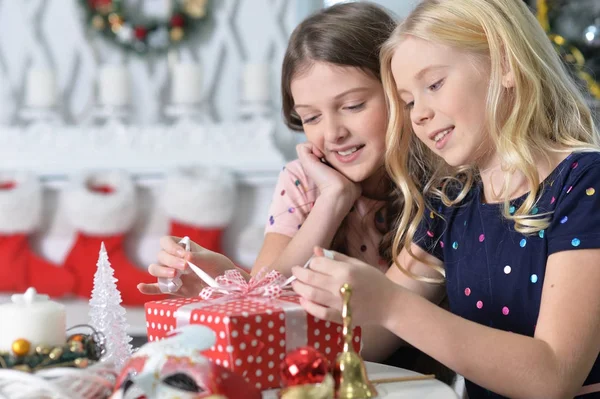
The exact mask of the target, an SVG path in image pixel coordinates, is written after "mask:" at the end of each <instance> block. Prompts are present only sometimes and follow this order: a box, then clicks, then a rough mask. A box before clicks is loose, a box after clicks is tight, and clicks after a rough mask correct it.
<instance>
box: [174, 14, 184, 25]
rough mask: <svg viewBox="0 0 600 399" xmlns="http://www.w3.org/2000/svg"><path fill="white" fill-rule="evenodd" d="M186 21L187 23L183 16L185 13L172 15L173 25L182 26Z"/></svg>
mask: <svg viewBox="0 0 600 399" xmlns="http://www.w3.org/2000/svg"><path fill="white" fill-rule="evenodd" d="M184 23H185V19H184V18H183V15H181V14H175V15H173V16H172V17H171V26H177V27H179V28H181V27H182V26H183V24H184Z"/></svg>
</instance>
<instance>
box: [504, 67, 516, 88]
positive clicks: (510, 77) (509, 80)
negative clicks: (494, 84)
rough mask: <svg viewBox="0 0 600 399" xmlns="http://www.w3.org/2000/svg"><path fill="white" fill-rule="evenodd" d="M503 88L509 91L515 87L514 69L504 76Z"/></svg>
mask: <svg viewBox="0 0 600 399" xmlns="http://www.w3.org/2000/svg"><path fill="white" fill-rule="evenodd" d="M502 86H504V87H505V88H507V89H512V88H513V87H515V75H514V74H513V71H512V69H509V70H508V72H505V73H504V75H502Z"/></svg>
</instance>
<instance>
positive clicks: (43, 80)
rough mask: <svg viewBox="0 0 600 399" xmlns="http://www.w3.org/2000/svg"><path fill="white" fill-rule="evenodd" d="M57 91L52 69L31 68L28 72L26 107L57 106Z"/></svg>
mask: <svg viewBox="0 0 600 399" xmlns="http://www.w3.org/2000/svg"><path fill="white" fill-rule="evenodd" d="M56 99H57V89H56V78H55V76H54V71H53V70H52V69H50V68H37V67H34V68H31V69H29V71H28V72H27V83H26V89H25V105H27V106H29V107H34V108H50V107H53V106H55V105H56Z"/></svg>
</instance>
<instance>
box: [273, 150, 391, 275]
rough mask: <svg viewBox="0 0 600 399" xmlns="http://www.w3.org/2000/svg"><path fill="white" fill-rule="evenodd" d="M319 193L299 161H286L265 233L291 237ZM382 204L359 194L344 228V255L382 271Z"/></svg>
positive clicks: (386, 264)
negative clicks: (345, 242)
mask: <svg viewBox="0 0 600 399" xmlns="http://www.w3.org/2000/svg"><path fill="white" fill-rule="evenodd" d="M318 196H319V191H318V188H317V186H316V184H315V183H314V181H313V180H312V179H311V178H310V177H309V176H307V175H306V173H305V172H304V169H303V168H302V164H301V163H300V161H299V160H295V161H292V162H290V163H288V164H287V165H286V166H285V167H284V168H283V170H282V171H281V173H280V174H279V180H278V181H277V185H276V187H275V192H274V194H273V200H272V202H271V206H270V207H269V214H268V216H267V222H266V227H265V234H268V233H279V234H283V235H286V236H288V237H294V235H296V233H297V232H298V230H300V229H301V228H302V224H303V223H304V221H305V220H306V218H307V217H308V215H309V214H310V211H311V209H312V207H313V206H314V204H315V202H316V201H317V198H318ZM382 205H383V203H382V202H380V201H374V200H371V199H368V198H365V197H360V198H359V199H358V200H357V201H356V203H355V204H354V207H353V208H352V210H351V211H350V214H349V215H348V220H347V223H346V227H347V228H346V230H345V231H346V232H347V238H346V241H347V247H348V251H347V252H348V254H347V255H349V256H352V257H354V258H357V259H360V260H362V261H364V262H366V263H368V264H370V265H372V266H375V267H377V268H378V269H379V270H381V271H382V272H385V271H387V269H388V268H389V263H388V262H386V261H385V260H383V259H382V258H381V257H380V256H379V243H380V242H381V239H382V233H381V231H384V230H385V226H386V221H385V215H384V214H383V213H382V212H377V210H378V209H380V208H381V206H382Z"/></svg>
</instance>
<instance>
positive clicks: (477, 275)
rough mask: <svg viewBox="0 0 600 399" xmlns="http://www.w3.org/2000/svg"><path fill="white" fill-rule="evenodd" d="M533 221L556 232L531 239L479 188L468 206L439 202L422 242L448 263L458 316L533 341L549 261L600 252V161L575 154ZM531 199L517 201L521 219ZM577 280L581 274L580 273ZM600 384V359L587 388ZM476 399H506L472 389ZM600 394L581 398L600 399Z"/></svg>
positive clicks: (555, 175) (550, 181)
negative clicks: (542, 219) (558, 255)
mask: <svg viewBox="0 0 600 399" xmlns="http://www.w3.org/2000/svg"><path fill="white" fill-rule="evenodd" d="M540 188H541V195H540V197H539V201H538V202H537V204H536V206H535V207H534V208H533V209H532V211H531V214H532V215H537V214H540V215H542V214H544V213H546V212H552V215H551V216H550V218H551V219H550V225H549V226H548V228H546V229H545V230H541V231H539V232H537V233H536V234H533V235H527V236H525V235H523V234H521V233H518V232H517V231H515V229H514V224H512V223H510V222H509V221H507V220H506V219H504V218H503V216H502V214H501V212H502V204H485V203H483V201H482V195H483V193H482V187H481V185H476V186H475V187H474V188H473V189H472V190H471V192H470V193H469V194H468V196H467V198H466V199H465V202H464V203H463V204H462V205H461V206H457V207H452V208H448V207H445V206H442V205H440V204H439V202H436V203H435V204H433V203H432V205H433V206H435V207H436V208H437V209H436V212H437V213H438V214H440V215H442V216H443V217H444V219H445V221H444V220H442V219H441V218H440V217H439V216H436V215H435V213H433V212H427V217H426V218H424V220H423V222H422V223H421V226H420V228H419V230H418V233H417V235H416V236H415V241H416V242H417V243H418V244H419V245H420V246H421V247H422V248H423V249H425V250H426V251H428V252H429V253H431V254H432V255H434V256H436V257H437V258H439V259H440V260H442V261H443V262H444V267H445V269H446V279H447V282H446V287H447V291H448V299H449V302H450V310H451V311H452V312H453V313H455V314H457V315H459V316H462V317H464V318H466V319H468V320H472V321H475V322H477V323H480V324H484V325H486V326H490V327H493V328H497V329H500V330H504V331H511V332H514V333H517V334H522V335H527V336H533V334H534V331H535V325H536V322H537V318H538V314H539V310H540V301H541V295H542V286H543V284H544V274H545V269H546V261H547V259H548V257H549V256H550V255H551V254H553V253H555V252H560V251H569V250H573V249H590V248H600V154H598V153H574V154H571V155H570V156H569V157H567V158H566V159H565V160H563V161H562V162H561V163H560V164H559V165H558V166H557V168H556V169H555V170H554V171H553V172H552V173H551V174H550V176H548V178H547V179H546V180H545V181H544V183H543V184H542V185H541V186H540ZM525 197H526V196H523V197H520V198H518V199H515V200H513V201H511V206H510V208H509V212H511V213H513V212H515V211H516V209H518V207H519V206H520V205H521V204H522V203H523V201H524V199H525ZM574 272H575V271H574ZM599 382H600V358H599V359H597V360H596V363H595V364H594V366H593V368H592V371H591V372H590V374H589V376H588V378H587V380H586V381H585V384H584V385H589V384H595V383H599ZM467 390H468V393H469V398H471V399H477V398H501V396H500V395H496V394H494V393H491V392H488V391H486V390H485V389H483V388H481V387H479V386H477V385H475V384H473V383H471V382H469V381H467ZM594 395H598V396H600V393H596V394H588V395H584V396H580V397H581V398H584V397H585V398H592V397H598V396H594Z"/></svg>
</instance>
